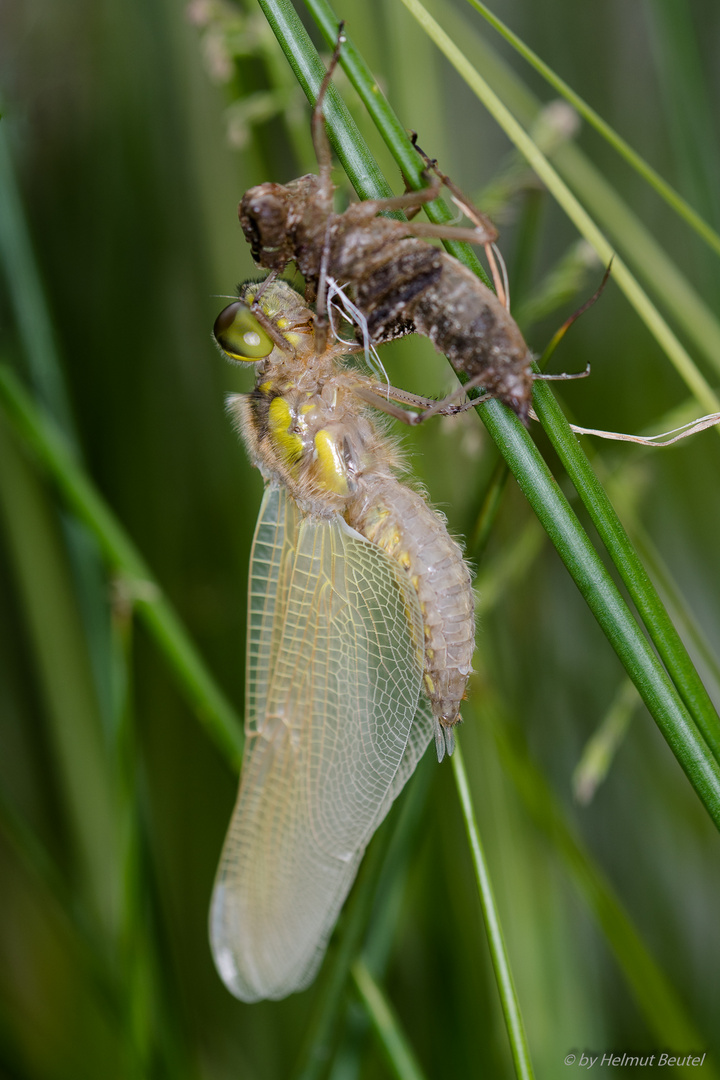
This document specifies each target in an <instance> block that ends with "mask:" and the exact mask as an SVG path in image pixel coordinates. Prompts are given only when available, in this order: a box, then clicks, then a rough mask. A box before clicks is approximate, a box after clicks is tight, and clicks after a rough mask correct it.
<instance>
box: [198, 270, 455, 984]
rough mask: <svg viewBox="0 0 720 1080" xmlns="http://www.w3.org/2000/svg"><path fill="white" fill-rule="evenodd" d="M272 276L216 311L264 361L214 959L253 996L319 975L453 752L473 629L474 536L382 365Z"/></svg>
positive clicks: (234, 341) (235, 344) (248, 354)
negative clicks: (345, 910) (237, 755)
mask: <svg viewBox="0 0 720 1080" xmlns="http://www.w3.org/2000/svg"><path fill="white" fill-rule="evenodd" d="M260 288H261V287H260V285H259V284H258V283H249V284H247V285H245V286H243V287H241V289H240V290H239V295H238V299H237V300H236V301H235V302H233V303H232V304H230V305H229V306H228V307H226V308H225V309H224V310H223V311H222V312H221V314H220V315H219V316H218V319H217V320H216V323H215V327H214V334H215V338H216V341H217V343H218V344H219V346H220V348H221V350H222V351H223V353H224V354H225V355H226V356H227V357H229V358H230V359H232V360H234V361H237V362H239V363H244V364H253V363H254V364H256V381H255V386H254V388H253V390H252V391H251V392H250V393H248V394H237V395H234V396H232V397H231V398H230V399H229V402H228V408H229V411H230V415H231V417H232V419H233V422H234V423H235V425H236V426H237V428H238V430H239V433H240V435H241V437H242V439H243V441H244V443H245V445H246V448H247V450H248V453H249V455H250V458H251V460H252V462H253V464H254V465H256V466H257V467H258V468H259V469H260V471H261V473H262V475H263V478H264V482H265V491H264V496H263V500H262V505H261V508H260V514H259V518H258V522H257V526H256V530H255V536H254V540H253V545H252V553H251V560H250V586H249V603H248V644H247V677H246V710H245V732H246V749H245V757H244V762H243V768H242V775H241V779H240V790H239V794H238V799H237V803H236V806H235V809H234V811H233V815H232V819H231V822H230V827H229V830H228V834H227V838H226V840H225V845H224V848H223V853H222V856H221V860H220V866H219V870H218V875H217V879H216V883H215V888H214V892H213V899H212V905H211V914H210V937H211V944H212V950H213V955H214V959H215V963H216V967H217V969H218V971H219V973H220V975H221V977H222V979H223V981H224V982H225V984H226V986H227V987H228V989H229V990H230V991H231V992H232V993H233V994H234V995H235V996H236V997H238V998H240V999H241V1000H242V1001H246V1002H252V1001H258V1000H261V999H265V998H270V999H278V998H283V997H285V996H287V995H288V994H290V993H293V992H295V991H299V990H302V989H304V988H305V987H307V986H308V985H309V984H310V983H311V982H312V980H313V979H314V977H315V975H316V973H317V970H318V967H319V965H320V963H321V961H322V958H323V956H324V953H325V951H326V947H327V944H328V941H329V938H330V934H331V933H332V930H333V927H334V925H335V922H336V921H337V918H338V915H339V912H340V909H341V907H342V904H343V902H344V900H345V897H346V896H347V894H348V892H349V890H350V887H351V885H352V883H353V880H354V878H355V875H356V873H357V869H358V866H359V863H360V860H361V858H362V855H363V853H364V851H365V848H366V846H367V844H368V843H369V841H370V839H371V838H372V836H373V834H374V832H375V831H376V829H377V828H378V826H379V825H380V823H381V822H382V820H383V819H384V817H385V816H386V814H387V812H388V810H389V809H390V806H391V805H392V802H393V800H394V799H395V798H396V796H397V795H398V794H399V792H400V791H401V790H402V788H403V786H404V785H405V783H406V782H407V780H408V779H409V777H410V776H411V775H412V773H413V771H414V769H415V767H416V765H417V763H418V761H419V760H420V758H421V756H422V755H423V753H424V752H425V750H426V749H427V746H428V745H429V743H430V742H431V741H432V740H433V738H434V740H435V746H436V751H437V755H438V758H439V759H440V760H442V758H443V756H444V754H445V753H451V752H452V749H453V740H454V728H455V725H456V724H457V723H458V721H459V719H460V713H459V710H460V703H461V701H462V700H463V697H464V695H465V690H466V685H467V681H468V678H469V675H470V674H471V670H472V667H471V665H472V654H473V649H474V637H475V624H474V604H473V592H472V585H471V578H470V572H469V570H468V567H467V564H466V563H465V560H464V558H463V554H462V551H461V548H460V546H459V544H458V543H457V542H456V541H455V540H454V539H453V538H452V537H451V536H450V535H449V533H448V530H447V527H446V524H445V520H444V518H443V517H442V515H441V514H440V513H439V512H438V511H437V510H434V509H433V508H432V507H431V506H430V505H429V504H428V502H427V500H426V498H425V497H424V495H422V494H421V493H420V492H419V491H417V490H415V489H414V488H413V487H412V486H411V485H410V484H408V483H405V482H403V481H402V480H401V479H400V478H399V475H400V474H401V471H402V463H401V458H400V455H399V452H398V449H397V446H396V444H395V442H394V441H393V440H392V438H391V437H390V436H389V435H388V434H387V433H386V432H385V430H384V427H383V425H379V424H378V423H377V421H376V419H375V416H374V413H373V410H372V409H371V408H369V406H368V405H367V397H366V396H365V395H366V393H367V392H368V390H369V389H371V388H374V387H375V383H374V381H373V379H372V377H371V376H370V375H368V374H365V373H364V372H363V371H362V370H360V369H359V368H358V367H357V366H354V367H350V366H349V365H348V362H347V360H346V354H347V353H348V349H349V346H348V344H347V343H344V342H342V341H339V340H337V339H336V338H334V337H333V338H332V339H331V340H329V341H326V344H325V348H324V350H323V351H322V352H318V351H317V346H316V336H315V324H314V319H315V316H314V313H313V312H312V310H311V308H310V307H309V305H308V304H307V302H306V301H305V300H304V298H303V297H301V296H300V294H299V293H297V292H296V291H295V290H294V289H293V288H292V287H291V286H290V285H289V284H287V283H286V282H284V281H282V280H275V281H273V282H271V283H269V284H264V285H263V287H262V292H260ZM258 309H260V310H261V311H262V319H261V320H258V318H257V312H258ZM352 348H353V347H352V346H351V347H350V351H352ZM355 348H358V349H359V348H360V347H359V346H356V347H355Z"/></svg>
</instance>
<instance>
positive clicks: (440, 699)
mask: <svg viewBox="0 0 720 1080" xmlns="http://www.w3.org/2000/svg"><path fill="white" fill-rule="evenodd" d="M345 517H346V520H347V522H348V524H349V525H351V526H352V527H353V528H354V529H357V531H358V532H359V533H361V535H363V536H365V537H367V539H368V540H372V542H373V543H375V544H378V546H379V547H381V548H383V549H384V550H385V551H387V553H388V554H389V555H390V556H391V558H393V559H395V560H396V561H397V562H398V563H400V565H401V566H403V567H404V568H405V570H406V571H407V572H408V574H409V575H410V579H411V581H412V583H413V585H414V587H415V589H416V590H417V594H418V598H419V600H420V610H421V612H422V617H423V625H424V631H425V688H426V691H427V694H428V697H429V698H430V702H431V705H432V710H433V715H434V716H435V719H436V721H437V725H439V726H436V742H437V744H438V756H439V757H442V754H443V753H444V750H445V749H447V751H448V753H451V752H452V747H453V736H452V727H453V725H454V724H456V723H457V722H458V720H459V719H460V716H459V709H460V702H461V701H462V699H463V697H464V695H465V686H466V684H467V680H468V676H469V675H470V672H471V671H472V654H473V650H474V645H475V615H474V601H473V592H472V585H471V580H470V572H469V570H468V567H467V564H466V563H465V560H464V558H463V554H462V551H461V549H460V546H459V544H457V543H456V542H455V541H454V540H453V539H452V537H451V536H450V535H449V534H448V532H447V529H446V528H445V523H444V521H443V518H442V516H441V515H440V514H439V513H438V512H437V511H435V510H433V509H431V507H429V506H428V504H427V503H426V501H425V499H424V498H423V497H422V496H421V495H419V494H418V493H417V492H415V491H413V490H412V489H411V488H408V487H405V485H403V484H401V483H400V482H399V481H397V480H395V479H394V478H390V477H381V476H378V477H367V478H366V481H365V483H364V484H363V487H362V493H361V494H360V495H359V496H358V497H357V498H356V499H355V500H354V501H353V502H352V503H351V504H350V505H349V507H348V510H347V512H346V514H345Z"/></svg>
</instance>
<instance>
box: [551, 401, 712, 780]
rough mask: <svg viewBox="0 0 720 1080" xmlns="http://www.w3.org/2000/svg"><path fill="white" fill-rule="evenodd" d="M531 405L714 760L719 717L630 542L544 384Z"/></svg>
mask: <svg viewBox="0 0 720 1080" xmlns="http://www.w3.org/2000/svg"><path fill="white" fill-rule="evenodd" d="M533 402H534V404H535V410H536V412H537V414H538V417H539V418H540V419H541V421H542V423H543V426H544V428H545V430H546V431H547V432H548V434H549V435H550V438H551V440H552V444H553V446H554V448H555V450H556V451H557V454H558V456H559V458H560V460H561V461H562V463H563V465H564V467H565V469H566V471H567V473H568V476H569V477H570V479H571V480H572V482H573V484H574V485H575V488H576V490H577V492H578V493H579V495H580V498H581V499H582V501H583V503H584V505H585V508H586V509H587V511H588V513H589V514H590V517H591V519H592V522H593V524H594V525H595V528H596V529H597V530H598V533H599V534H600V537H601V539H602V541H603V543H604V544H605V547H606V548H607V550H608V551H609V553H610V554H611V556H612V559H613V562H614V563H615V566H616V567H617V569H618V570H619V572H620V575H621V577H622V579H623V581H624V583H625V586H626V588H627V590H628V592H629V593H630V596H631V597H632V600H633V603H634V604H635V606H636V608H637V610H638V611H639V613H640V616H641V618H642V620H643V622H644V623H645V626H646V627H647V629H648V633H649V634H650V636H651V638H652V640H653V644H654V645H655V647H656V649H657V650H658V652H659V654H660V657H661V659H662V661H663V663H664V664H665V666H666V668H667V670H668V672H669V673H670V676H671V678H672V679H673V681H674V683H675V686H676V687H677V688H678V691H679V692H680V695H681V697H682V699H683V701H684V703H685V706H686V708H687V709H688V711H689V713H690V715H691V716H692V718H693V720H694V722H695V724H696V725H697V726H698V728H699V730H700V731H701V732H702V735H703V737H704V739H705V741H706V742H707V744H708V746H709V747H710V749H711V750H712V752H713V754H714V755H715V758H716V760H718V761H720V718H718V715H717V713H716V711H715V707H714V705H713V703H712V701H711V699H710V696H709V694H708V692H707V690H706V689H705V687H704V686H703V683H702V680H701V678H700V676H699V675H698V673H697V671H696V670H695V667H694V665H693V662H692V660H691V659H690V657H689V655H688V652H687V650H686V648H685V646H684V644H683V642H682V639H681V637H680V635H679V634H678V632H677V630H676V629H675V627H674V626H673V624H672V621H671V619H670V616H669V615H668V613H667V611H666V610H665V608H664V606H663V603H662V601H661V599H660V597H659V596H658V593H657V590H656V589H655V586H654V585H653V583H652V581H651V580H650V578H649V577H648V574H647V571H646V570H645V567H644V566H643V565H642V562H641V561H640V556H639V555H638V553H637V552H636V550H635V548H634V547H633V545H632V543H631V542H630V538H629V537H628V535H627V533H626V532H625V529H624V528H623V526H622V524H621V522H620V519H619V518H618V516H617V514H616V513H615V509H614V507H613V505H612V503H611V502H610V499H609V498H608V496H607V493H606V492H605V490H604V488H603V486H602V484H601V483H600V481H599V480H598V478H597V476H596V475H595V473H594V472H593V470H592V467H591V465H590V462H589V461H588V459H587V457H586V456H585V454H584V453H583V452H582V451H581V450H580V449H579V447H578V441H577V438H576V436H575V435H574V434H573V433H572V431H571V430H570V425H569V424H568V422H567V420H566V419H565V417H564V415H563V413H562V410H561V409H560V408H559V406H558V404H557V401H556V400H555V398H554V397H553V395H552V393H551V392H550V390H549V387H548V385H547V383H542V382H539V383H536V385H535V389H534V393H533Z"/></svg>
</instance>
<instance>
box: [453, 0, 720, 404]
mask: <svg viewBox="0 0 720 1080" xmlns="http://www.w3.org/2000/svg"><path fill="white" fill-rule="evenodd" d="M432 6H433V9H434V10H436V11H437V12H438V14H439V16H440V18H441V21H442V23H443V26H444V27H445V29H446V30H447V31H448V33H449V35H450V36H451V37H452V38H453V39H454V40H455V41H462V42H464V43H465V49H466V51H468V52H470V51H471V52H472V55H473V57H474V62H473V65H472V66H473V67H474V68H475V69H476V70H479V71H482V72H483V75H484V78H485V81H486V82H488V83H489V84H490V86H492V87H493V89H494V90H495V92H496V93H497V94H498V95H499V96H500V97H501V98H502V100H503V101H504V102H505V104H506V105H507V107H508V108H509V109H510V110H511V111H512V113H513V114H514V115H515V117H516V118H517V119H519V120H520V122H521V123H522V124H523V125H524V127H525V128H526V129H528V130H529V129H530V127H531V126H532V124H533V123H534V121H535V119H536V118H537V116H538V114H539V113H540V111H541V109H542V102H541V101H540V100H539V99H538V98H536V97H535V96H534V95H533V94H532V93H531V91H530V90H529V89H528V88H527V86H526V85H525V84H524V83H523V82H522V81H521V79H520V78H519V77H518V76H517V75H516V73H515V72H514V71H512V70H511V69H510V68H509V67H508V66H507V64H506V63H505V61H504V60H502V59H501V58H500V57H499V56H498V55H497V54H496V53H495V52H494V51H493V50H492V49H491V48H490V47H489V45H488V44H487V42H486V41H485V40H484V38H482V37H481V36H480V35H479V34H478V32H477V30H476V28H475V26H474V25H473V24H472V23H471V22H469V21H468V19H467V18H465V17H464V16H463V15H462V14H461V13H460V12H459V11H458V10H457V9H455V8H454V7H450V6H449V5H448V4H447V3H445V2H444V0H432ZM461 74H462V72H461ZM553 165H554V167H555V169H556V171H557V173H558V174H559V175H560V176H561V177H562V178H563V179H564V180H565V181H566V183H567V184H568V185H569V187H570V188H571V189H572V190H573V191H574V192H575V193H576V195H577V196H578V197H579V198H580V199H581V201H582V203H583V205H584V206H585V208H586V210H587V211H588V212H589V213H590V214H592V215H593V217H594V218H595V221H596V222H597V223H598V224H599V225H600V226H601V227H602V228H603V229H604V230H605V232H606V233H607V235H608V236H609V237H611V238H612V241H613V244H614V245H615V248H616V251H617V252H621V253H622V254H623V257H624V259H625V260H626V262H627V263H628V265H630V266H633V267H634V268H635V271H636V273H637V274H638V275H639V277H640V278H641V279H642V280H643V281H644V282H645V284H646V286H647V287H648V288H649V289H650V290H651V291H652V293H653V295H654V296H656V297H657V298H658V299H659V300H660V301H661V302H662V304H663V306H664V309H665V310H666V311H667V312H668V313H669V314H670V315H672V318H673V320H674V321H675V323H676V324H677V325H678V326H679V327H681V328H682V330H683V333H684V334H685V335H686V336H687V338H688V340H690V341H692V342H693V343H694V344H695V347H696V348H697V349H698V350H699V351H701V352H702V354H703V356H704V357H705V359H706V360H707V362H708V363H709V364H710V365H711V366H712V367H713V368H714V369H715V370H716V371H720V322H719V321H718V319H717V318H716V316H715V314H714V312H713V311H712V310H711V308H710V307H709V306H708V304H707V303H706V302H705V301H704V300H703V299H702V298H701V297H700V296H699V294H698V292H697V290H696V289H694V288H693V286H692V285H691V284H690V282H689V281H688V279H687V277H686V276H685V275H684V274H683V273H682V271H681V270H680V269H679V267H678V265H677V263H676V261H675V260H674V259H673V258H671V257H670V256H669V255H668V254H667V253H666V252H665V250H664V249H663V248H662V247H661V246H660V244H659V243H658V241H657V239H656V237H655V235H654V234H653V233H651V232H650V230H649V229H648V228H646V227H645V226H644V225H643V224H642V222H641V221H640V220H639V218H638V217H637V215H636V214H635V213H634V212H633V211H632V210H631V209H630V208H629V206H628V205H627V203H626V202H624V201H623V199H622V198H621V197H620V195H619V194H618V192H617V191H616V190H615V189H614V188H613V187H612V186H611V185H610V184H609V183H608V181H607V180H606V179H605V178H604V176H603V175H602V174H601V173H600V171H599V170H598V169H597V168H596V167H595V166H594V165H593V164H592V163H591V162H590V161H589V160H588V158H587V157H586V156H585V154H584V153H583V152H582V151H581V150H580V149H579V148H578V146H577V145H576V144H575V143H573V142H566V143H564V144H563V145H562V146H560V147H559V148H558V149H557V150H556V151H555V153H554V154H553ZM631 302H632V300H631ZM668 341H669V342H670V343H671V345H672V348H673V350H674V352H675V355H676V356H677V359H678V361H679V362H680V363H681V364H682V365H685V366H688V360H687V354H686V355H685V356H683V355H682V351H678V348H677V344H676V343H673V342H672V339H670V338H669V339H668ZM671 359H672V360H673V363H674V362H675V360H674V359H673V357H671ZM710 411H715V410H714V409H711V410H710Z"/></svg>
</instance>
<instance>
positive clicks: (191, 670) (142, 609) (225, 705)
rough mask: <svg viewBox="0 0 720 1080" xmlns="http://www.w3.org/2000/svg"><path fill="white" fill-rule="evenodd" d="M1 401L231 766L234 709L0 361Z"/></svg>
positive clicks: (236, 753)
mask: <svg viewBox="0 0 720 1080" xmlns="http://www.w3.org/2000/svg"><path fill="white" fill-rule="evenodd" d="M0 403H1V404H2V407H3V408H4V410H5V412H6V415H7V417H8V419H9V420H10V421H11V423H12V425H13V427H14V428H15V430H16V432H17V434H18V435H19V436H20V438H21V439H22V440H23V442H24V443H25V444H26V445H28V446H29V447H30V448H31V449H32V450H33V452H34V453H35V454H36V455H37V457H38V458H39V460H40V462H41V464H42V465H43V467H44V468H45V469H46V470H47V471H48V472H49V473H50V474H51V476H52V478H53V480H54V481H55V483H56V484H57V485H58V487H59V488H60V491H61V492H62V494H63V496H64V498H65V499H66V501H67V503H68V505H69V506H70V507H71V509H72V510H73V511H74V512H75V514H77V516H78V518H79V519H80V520H81V521H82V522H83V523H84V524H85V525H86V526H87V527H88V529H89V530H90V532H91V533H92V534H93V536H94V537H95V539H96V540H97V543H98V546H99V548H100V550H101V552H102V554H103V556H104V558H105V560H106V562H107V563H108V565H109V566H110V567H111V568H112V569H113V570H114V571H115V572H116V573H118V574H120V575H121V576H122V577H123V578H125V579H127V585H128V588H129V589H130V593H131V595H132V596H133V600H134V604H135V607H136V608H137V611H138V614H139V615H140V617H141V618H142V620H143V622H144V623H145V625H146V626H147V627H148V629H149V630H150V632H151V634H152V636H153V637H154V638H155V641H156V642H157V644H158V645H159V647H160V649H161V650H162V652H163V653H164V655H165V658H166V660H167V661H168V663H169V665H170V668H171V670H172V672H173V674H174V675H175V677H176V678H177V680H178V682H179V685H180V687H181V689H182V690H183V692H184V694H185V696H186V698H187V699H188V701H189V702H190V704H191V706H192V707H193V709H195V711H196V712H197V714H198V715H199V717H200V718H201V720H202V721H203V723H204V724H205V726H206V727H207V729H208V731H209V733H210V734H211V736H212V738H213V739H214V741H215V742H216V743H217V745H218V746H219V748H220V749H221V751H222V752H223V754H224V755H225V756H226V757H227V758H228V759H229V760H230V761H231V762H233V763H234V764H235V765H236V766H237V765H238V763H239V759H240V755H241V752H242V732H241V727H240V722H239V720H238V717H237V714H236V713H235V710H234V709H233V708H232V706H231V705H230V703H229V702H228V701H227V699H226V698H225V695H224V694H223V693H222V691H221V690H220V689H219V687H218V686H217V685H216V683H215V682H214V680H213V678H212V676H211V675H210V674H209V672H208V671H207V669H206V667H205V664H204V663H203V661H202V660H201V658H200V657H199V655H198V653H197V652H196V650H195V647H194V646H193V644H192V642H191V641H190V639H189V638H188V636H187V634H186V632H185V630H184V629H183V627H182V625H181V623H180V621H179V619H178V617H177V615H176V614H175V612H174V611H173V609H172V607H171V605H170V604H169V603H168V601H167V600H166V599H165V597H164V596H163V594H162V591H161V589H160V586H159V585H158V584H157V583H156V582H155V581H154V580H153V577H152V574H151V573H150V570H149V568H148V567H147V565H146V563H145V561H144V559H143V558H142V556H141V555H140V553H139V552H138V551H137V549H136V547H135V545H134V544H133V542H132V541H131V540H130V538H129V537H128V536H127V534H126V533H125V531H124V530H123V528H122V526H121V525H120V524H119V522H118V521H117V520H116V518H115V517H114V515H113V514H112V512H111V510H110V509H109V508H108V506H107V505H106V504H105V502H104V501H103V499H102V498H101V496H100V495H99V493H98V492H97V491H96V489H95V488H94V486H93V484H92V483H91V481H90V480H89V479H88V477H87V476H86V475H85V473H84V472H83V470H82V468H81V467H80V466H79V465H78V464H77V462H76V460H75V458H74V455H73V454H72V452H71V449H70V447H69V446H68V444H67V442H66V440H65V438H64V436H63V435H62V434H61V433H60V432H59V431H58V430H57V428H56V427H55V425H54V424H53V422H52V420H50V418H49V417H45V416H43V415H42V413H41V412H40V411H39V409H37V408H36V407H35V406H34V405H33V403H32V401H31V400H30V398H29V397H28V395H27V394H26V392H25V391H24V390H23V388H22V387H21V385H20V383H19V382H18V380H17V379H16V378H15V376H14V375H13V373H12V372H11V371H10V370H9V369H8V368H7V367H5V366H0Z"/></svg>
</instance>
